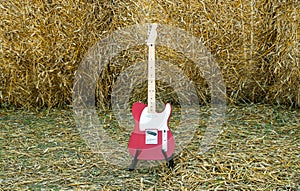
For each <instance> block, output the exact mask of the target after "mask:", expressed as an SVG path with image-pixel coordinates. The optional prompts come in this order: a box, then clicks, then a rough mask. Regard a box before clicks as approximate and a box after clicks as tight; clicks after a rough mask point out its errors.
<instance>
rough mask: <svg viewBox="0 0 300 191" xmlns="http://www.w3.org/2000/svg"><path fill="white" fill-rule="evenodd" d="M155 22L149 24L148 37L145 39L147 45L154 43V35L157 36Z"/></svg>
mask: <svg viewBox="0 0 300 191" xmlns="http://www.w3.org/2000/svg"><path fill="white" fill-rule="evenodd" d="M156 28H157V23H152V24H150V25H149V30H148V39H147V45H148V46H149V45H151V44H154V43H155V40H156V37H157V31H156Z"/></svg>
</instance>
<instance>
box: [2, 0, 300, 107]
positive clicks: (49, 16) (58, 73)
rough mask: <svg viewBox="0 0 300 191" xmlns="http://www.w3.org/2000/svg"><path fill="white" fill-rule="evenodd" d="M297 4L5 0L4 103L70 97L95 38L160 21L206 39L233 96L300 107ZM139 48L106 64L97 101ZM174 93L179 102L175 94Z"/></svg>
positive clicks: (104, 100)
mask: <svg viewBox="0 0 300 191" xmlns="http://www.w3.org/2000/svg"><path fill="white" fill-rule="evenodd" d="M299 4H300V2H299V1H296V0H294V1H288V2H286V1H284V2H283V1H279V0H278V1H270V0H246V1H225V0H219V1H212V0H203V1H197V0H189V1H188V0H179V1H163V0H156V1H146V0H139V1H133V0H128V1H121V0H113V1H104V0H103V1H93V0H87V1H83V0H75V1H71V0H61V1H51V0H48V1H46V0H44V1H34V0H32V1H30V0H24V1H2V2H1V4H0V10H1V13H2V14H1V15H0V20H1V21H0V25H1V27H0V39H1V54H2V55H3V56H2V57H1V62H0V70H1V74H0V106H1V107H4V106H14V107H25V108H43V107H46V108H51V107H63V106H66V105H70V104H71V102H72V87H73V80H74V73H75V71H76V69H77V67H78V65H79V64H80V62H81V60H82V59H83V57H84V55H85V53H86V52H87V51H88V49H89V48H90V47H91V46H92V45H94V44H95V43H96V42H97V41H98V40H99V39H101V38H102V37H104V36H105V35H107V34H108V33H109V32H112V31H114V30H117V29H120V28H121V27H126V26H131V25H133V24H140V23H146V22H158V23H160V24H165V25H172V26H175V27H178V28H181V29H184V30H186V31H187V32H189V33H190V34H192V35H194V36H196V37H198V38H199V39H200V40H201V41H202V42H203V44H204V45H205V46H206V47H207V48H208V49H209V50H210V51H211V53H212V54H213V55H214V57H215V59H216V60H217V62H218V63H219V65H220V67H221V69H222V74H223V78H224V80H225V84H226V89H227V97H228V100H229V101H230V102H231V103H241V102H264V103H271V104H285V105H289V106H294V107H299V106H300V83H299V82H300V77H299V76H300V65H299V24H298V21H299V11H300V5H299ZM160 51H164V50H163V48H162V49H161V50H160ZM135 53H136V51H134V50H133V51H125V52H123V53H120V55H118V56H116V58H114V61H111V63H110V66H107V67H108V68H114V69H113V70H108V69H107V70H105V71H104V73H103V75H101V76H102V78H101V79H99V82H101V83H99V87H98V88H97V95H96V96H97V98H98V102H97V105H98V106H99V107H100V106H101V105H109V103H110V94H111V91H112V85H113V83H114V81H115V80H116V76H117V75H119V74H120V73H121V72H122V71H123V70H125V69H126V68H127V67H128V66H129V65H130V64H132V63H135V62H136V59H140V58H138V56H136V55H134V54H135ZM144 53H145V52H144ZM173 53H174V52H172V50H171V49H167V50H165V54H164V55H165V56H169V57H170V60H172V61H173V62H174V63H177V65H178V66H179V67H180V66H182V67H181V69H183V70H184V71H185V74H186V75H187V76H188V78H189V79H191V80H192V81H194V83H195V84H196V86H197V87H196V88H197V92H198V94H199V95H198V96H199V97H200V101H203V102H204V103H207V102H208V101H209V89H208V88H207V87H206V85H205V83H206V82H205V81H204V80H203V77H202V76H201V75H196V74H195V73H192V72H189V71H193V65H187V64H186V63H187V62H186V61H184V60H185V58H184V56H182V55H181V56H180V55H178V54H177V55H174V54H173ZM171 55H172V56H171ZM125 58H126V59H125ZM128 60H130V62H128ZM116 67H119V68H116ZM196 73H197V74H201V73H199V72H196ZM104 74H105V75H104ZM103 82H104V83H103ZM101 84H102V85H101ZM164 86H166V87H167V84H165V85H163V87H160V88H162V89H164ZM166 89H168V90H170V91H171V89H172V88H166ZM99 91H100V92H99ZM135 92H136V93H134V94H133V95H131V97H133V99H136V100H138V99H140V98H139V97H143V96H144V94H145V93H141V92H143V91H135ZM170 95H171V98H170V99H174V103H176V99H177V98H176V95H175V94H172V93H170Z"/></svg>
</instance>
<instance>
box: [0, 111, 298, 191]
mask: <svg viewBox="0 0 300 191" xmlns="http://www.w3.org/2000/svg"><path fill="white" fill-rule="evenodd" d="M202 109H203V111H205V110H207V108H202ZM176 115H177V114H176V111H174V113H173V116H174V119H171V121H170V124H171V127H172V128H176V127H175V126H176V124H178V123H177V122H176V119H178V118H177V116H176ZM107 117H108V116H107ZM207 117H208V116H205V115H203V120H201V122H200V123H201V124H199V129H197V131H196V133H195V135H194V139H193V140H192V141H191V143H190V144H189V145H187V147H186V148H185V149H184V150H183V151H182V152H180V153H178V154H177V155H176V156H175V163H176V165H175V168H174V169H173V170H169V169H167V168H166V166H165V165H160V166H154V167H149V168H143V169H136V170H135V171H133V172H129V171H127V166H124V167H120V166H115V165H113V164H110V163H109V162H107V161H103V160H102V158H101V154H94V153H92V152H91V150H90V148H89V147H88V146H87V145H86V143H85V142H84V140H83V139H82V138H81V136H80V134H79V131H78V129H77V128H76V125H75V121H74V119H73V115H72V110H51V111H41V112H28V111H19V110H16V111H13V110H4V109H2V110H0V127H1V136H0V142H1V150H0V162H1V174H0V188H2V189H3V190H43V189H44V190H45V189H46V190H76V189H79V190H147V189H148V190H166V189H171V190H215V189H221V190H226V189H227V190H241V189H245V190H296V189H297V188H299V184H298V180H299V176H300V155H299V153H300V112H299V110H292V109H288V108H283V107H275V106H269V105H243V106H230V107H229V108H228V112H227V118H226V121H225V122H224V124H223V133H222V134H221V135H220V136H219V138H218V140H217V142H216V143H215V145H214V147H213V148H212V149H211V150H209V151H208V152H206V153H204V154H203V155H198V154H197V152H198V149H199V142H200V141H201V135H203V132H204V130H205V128H204V127H205V123H206V122H207ZM112 120H113V119H112ZM107 121H109V119H107ZM117 124H118V123H117V121H114V120H113V121H112V123H111V125H112V129H110V131H109V132H110V133H113V134H114V135H113V137H114V136H115V138H116V139H117V138H118V137H117V136H120V135H122V131H123V130H124V129H122V128H121V129H120V128H119V127H118V125H117ZM123 133H124V132H123ZM125 134H126V133H125ZM127 134H130V132H127ZM118 141H121V142H122V141H126V139H118ZM128 165H129V164H128Z"/></svg>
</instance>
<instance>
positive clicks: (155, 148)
mask: <svg viewBox="0 0 300 191" xmlns="http://www.w3.org/2000/svg"><path fill="white" fill-rule="evenodd" d="M147 111H148V110H147V105H146V104H143V103H140V102H136V103H134V104H133V106H132V115H133V118H134V121H135V126H134V130H133V132H132V134H131V136H130V139H129V143H128V150H129V152H130V153H131V155H132V156H137V159H138V160H165V159H166V156H164V154H163V152H162V149H163V131H164V130H162V129H166V128H167V130H166V133H167V135H165V136H166V140H167V141H166V143H165V146H164V147H165V149H164V150H165V153H166V155H167V157H168V158H169V157H171V156H172V155H173V153H174V149H175V141H174V137H173V135H172V132H171V130H170V128H169V126H168V121H169V118H170V115H171V105H170V104H166V106H165V109H164V111H163V112H161V113H155V114H149V113H147ZM147 115H151V116H154V117H150V118H152V119H149V120H147V119H146V122H145V119H144V118H147ZM156 115H157V116H156ZM142 118H143V119H142ZM141 120H142V122H141ZM142 123H147V125H146V126H147V129H150V130H151V129H153V130H154V131H155V130H157V132H158V137H157V138H158V140H157V144H146V141H145V140H146V132H147V130H143V129H142V130H141V126H142V125H144V126H145V124H142ZM137 151H138V154H137Z"/></svg>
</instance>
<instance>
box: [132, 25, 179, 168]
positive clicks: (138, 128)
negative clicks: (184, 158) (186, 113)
mask: <svg viewBox="0 0 300 191" xmlns="http://www.w3.org/2000/svg"><path fill="white" fill-rule="evenodd" d="M156 28H157V24H151V25H150V28H149V31H148V39H147V45H148V47H149V50H148V104H147V105H146V104H144V103H141V102H136V103H134V104H133V105H132V115H133V118H134V121H135V126H134V129H133V132H132V134H131V136H130V139H129V142H128V150H129V152H130V153H131V155H132V156H134V160H133V162H132V164H131V166H130V168H129V169H130V170H133V169H134V167H135V165H136V163H137V161H138V160H166V161H168V162H169V161H170V160H171V159H172V157H173V153H174V149H175V141H174V137H173V135H172V132H171V130H170V128H169V126H168V121H169V118H170V115H171V112H172V107H171V104H169V103H167V104H166V105H165V108H164V110H163V111H162V112H161V113H157V112H156V106H155V105H156V104H155V40H156V37H157V31H156Z"/></svg>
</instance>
